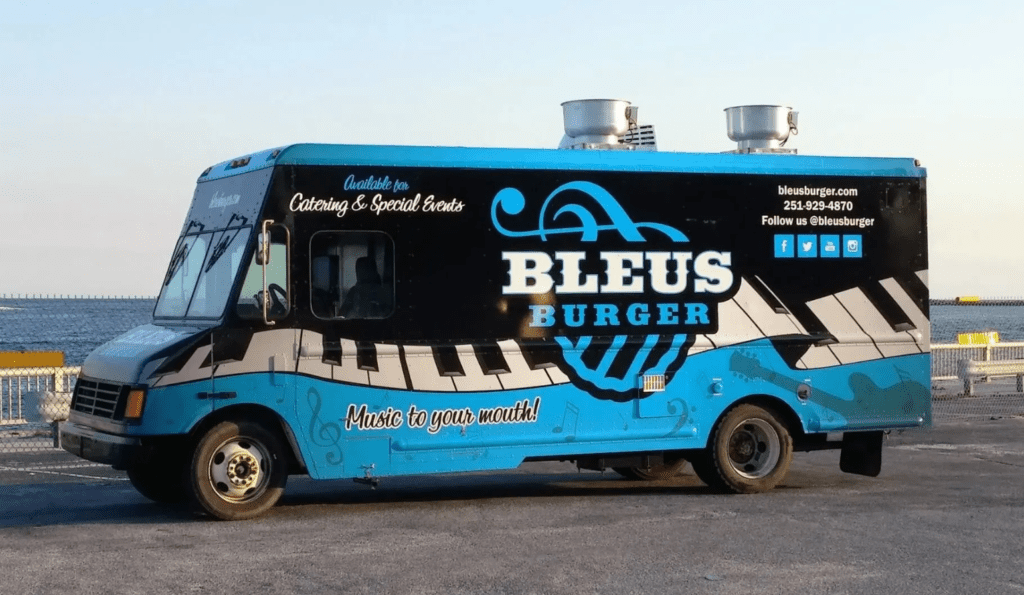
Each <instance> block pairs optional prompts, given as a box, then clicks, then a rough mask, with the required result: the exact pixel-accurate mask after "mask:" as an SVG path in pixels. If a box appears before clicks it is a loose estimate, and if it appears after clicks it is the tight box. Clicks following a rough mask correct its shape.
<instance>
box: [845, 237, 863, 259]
mask: <svg viewBox="0 0 1024 595" xmlns="http://www.w3.org/2000/svg"><path fill="white" fill-rule="evenodd" d="M863 255H864V245H863V243H862V241H861V236H860V234H854V235H844V236H843V258H861V257H862V256H863Z"/></svg>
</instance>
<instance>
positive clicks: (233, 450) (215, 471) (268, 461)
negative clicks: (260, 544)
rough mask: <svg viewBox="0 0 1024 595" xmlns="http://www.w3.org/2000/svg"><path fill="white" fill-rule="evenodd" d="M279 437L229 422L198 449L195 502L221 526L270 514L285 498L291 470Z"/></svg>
mask: <svg viewBox="0 0 1024 595" xmlns="http://www.w3.org/2000/svg"><path fill="white" fill-rule="evenodd" d="M282 444H283V441H282V440H281V438H280V437H279V436H278V434H277V433H275V432H273V431H270V430H268V429H267V428H265V427H263V426H262V425H260V424H258V423H254V422H250V421H226V422H222V423H220V424H217V425H216V426H214V427H213V428H211V429H210V430H209V431H208V432H207V433H206V434H205V435H204V436H203V437H202V438H201V439H200V440H199V443H198V444H197V445H196V450H195V454H194V456H193V458H192V466H191V468H190V470H189V484H190V486H189V487H190V488H191V490H190V491H191V496H192V499H193V502H194V503H195V504H196V506H197V508H199V509H200V510H202V511H204V512H206V513H208V514H210V515H212V516H214V517H216V518H218V519H222V520H241V519H249V518H253V517H256V516H259V515H261V514H263V513H264V512H266V511H267V510H269V509H270V508H271V507H273V506H274V504H276V503H277V501H278V499H280V497H281V494H283V493H284V486H285V483H286V482H287V481H288V468H287V459H286V457H285V451H284V448H283V446H282Z"/></svg>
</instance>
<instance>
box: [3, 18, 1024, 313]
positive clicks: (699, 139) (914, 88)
mask: <svg viewBox="0 0 1024 595" xmlns="http://www.w3.org/2000/svg"><path fill="white" fill-rule="evenodd" d="M0 7H2V8H3V10H2V11H0V149H2V151H3V159H2V160H0V179H2V180H3V184H2V185H0V202H2V204H3V206H4V216H5V221H4V223H5V224H4V225H3V227H2V230H3V231H2V232H0V294H26V293H28V294H35V293H44V294H78V295H82V294H88V295H153V294H155V293H156V291H157V289H158V287H159V283H160V280H161V279H162V276H163V272H164V269H165V266H166V262H167V260H168V258H169V256H170V252H171V249H172V247H173V242H174V239H175V237H176V235H177V233H178V231H179V230H180V228H181V222H182V220H183V218H184V216H185V213H186V211H187V208H188V203H189V200H190V198H191V196H192V190H193V186H194V182H195V179H196V177H197V176H198V174H199V172H201V171H202V170H203V169H205V168H206V167H207V166H209V165H212V164H214V163H216V162H220V161H223V160H225V159H230V158H232V157H235V156H239V155H244V154H247V153H250V152H253V151H255V150H258V149H263V148H267V147H274V146H280V145H285V144H290V143H294V142H336V143H370V144H423V145H459V146H506V147H554V146H556V145H557V143H558V141H559V139H560V138H561V135H562V122H561V110H560V108H559V104H560V103H561V102H563V101H566V100H569V99H579V98H589V97H614V98H621V99H628V100H630V101H632V102H633V103H634V104H635V105H638V106H639V107H640V119H641V120H642V122H644V123H653V124H655V125H656V127H657V132H658V142H659V148H660V149H662V150H668V151H710V152H718V151H726V150H730V149H732V148H734V144H733V143H732V142H731V141H729V139H728V138H727V137H726V134H725V118H724V115H723V113H722V109H723V108H725V107H728V106H732V105H742V104H751V103H772V104H774V103H779V104H784V105H791V106H793V107H794V108H795V109H796V110H798V111H799V112H800V134H799V136H797V137H795V138H794V139H793V140H792V141H791V143H790V146H794V147H796V148H798V149H799V151H800V153H801V154H805V155H815V154H820V155H857V156H861V155H870V156H894V157H896V156H898V157H915V158H917V159H920V160H921V162H922V164H923V165H924V166H925V167H927V168H928V174H929V181H928V193H929V206H928V209H929V234H930V259H931V266H930V269H931V271H930V280H931V285H932V295H933V297H951V296H956V295H967V294H970V295H982V296H986V297H1009V296H1024V275H1020V274H1019V273H1020V271H1021V267H1020V266H1019V264H1018V263H1019V262H1020V260H1021V257H1020V254H1021V252H1022V249H1021V248H1020V242H1019V241H1018V239H1017V238H1018V234H1019V233H1020V232H1021V230H1022V229H1024V215H1022V214H1021V209H1020V208H1019V206H1018V205H1019V203H1020V202H1021V200H1022V193H1021V191H1020V186H1021V184H1022V183H1024V179H1022V176H1021V166H1020V165H1019V163H1018V162H1019V160H1018V157H1017V154H1018V153H1019V150H1020V149H1019V146H1018V145H1019V143H1020V142H1021V139H1022V137H1024V116H1022V114H1024V111H1022V110H1021V105H1024V93H1022V91H1024V76H1022V75H1021V63H1022V62H1024V50H1022V49H1021V48H1022V46H1021V44H1020V42H1019V41H1018V40H1019V30H1018V29H1019V25H1020V23H1021V22H1024V5H1020V4H1016V3H1008V2H986V1H977V2H970V3H967V2H901V3H892V2H873V1H866V2H857V3H845V4H839V3H823V2H785V1H776V2H771V3H766V2H741V1H733V2H728V3H726V2H721V3H710V2H685V1H675V2H643V1H635V2H628V3H624V2H599V1H594V2H557V1H551V0H549V1H539V2H535V1H528V0H520V1H517V2H514V3H506V2H497V1H496V2H440V1H437V0H435V1H434V2H412V1H409V2H397V1H395V2H387V1H377V2H311V1H302V0H299V1H292V2H287V3H270V2H263V1H247V2H241V1H238V2H233V1H224V2H210V3H201V2H174V3H171V2H155V1H153V2H127V1H125V2H113V1H110V2H88V3H87V2H70V1H68V2H45V1H34V2H18V1H15V2H11V1H10V0H0Z"/></svg>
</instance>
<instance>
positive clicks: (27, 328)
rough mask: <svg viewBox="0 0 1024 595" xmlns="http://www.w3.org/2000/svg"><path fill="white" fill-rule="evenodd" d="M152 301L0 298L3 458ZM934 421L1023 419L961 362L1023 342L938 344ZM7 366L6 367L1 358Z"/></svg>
mask: <svg viewBox="0 0 1024 595" xmlns="http://www.w3.org/2000/svg"><path fill="white" fill-rule="evenodd" d="M153 306H154V300H153V298H135V297H132V298H106V297H99V298H98V297H63V296H62V297H43V296H9V295H0V456H2V455H3V454H4V453H12V452H36V451H39V450H43V449H52V448H54V447H59V444H58V442H57V440H58V435H57V432H56V430H57V427H58V424H59V423H60V422H61V421H63V420H65V419H67V415H68V407H69V405H70V402H71V393H72V391H73V390H74V385H75V381H76V380H77V379H78V373H79V371H80V370H81V364H82V362H84V361H85V358H86V357H87V356H88V354H89V352H91V351H92V350H93V349H95V348H96V347H98V346H100V345H101V344H103V343H105V342H106V341H109V340H110V339H112V338H114V337H116V336H118V335H120V334H122V333H124V332H126V331H128V330H130V329H132V328H134V327H136V326H139V325H143V324H146V323H148V322H150V321H151V320H152V312H153ZM931 349H932V396H933V412H934V423H936V424H942V423H946V422H949V421H955V420H960V419H970V418H989V417H996V416H1015V415H1024V393H1022V392H1021V391H1019V390H1017V379H1016V378H1015V377H1012V376H1008V377H993V378H987V379H983V380H982V381H981V382H980V383H979V384H978V385H977V388H976V390H975V396H965V394H964V385H963V381H962V380H961V378H960V376H959V373H960V370H961V367H962V366H963V363H962V362H965V361H1007V360H1022V361H1024V343H993V344H989V345H956V344H935V345H932V346H931ZM38 352H44V353H51V354H52V353H57V354H62V358H61V359H62V360H63V361H62V362H60V365H44V366H18V365H9V364H10V361H12V360H13V361H15V363H17V361H18V360H17V358H18V357H20V356H19V354H22V355H24V354H31V353H38ZM5 355H6V356H7V357H6V360H7V362H8V365H6V366H5V365H4V360H3V359H2V358H3V356H5Z"/></svg>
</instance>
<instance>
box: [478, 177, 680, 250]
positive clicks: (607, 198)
mask: <svg viewBox="0 0 1024 595" xmlns="http://www.w3.org/2000/svg"><path fill="white" fill-rule="evenodd" d="M569 190H575V191H578V192H581V193H583V194H584V195H586V196H588V197H590V198H591V199H593V201H594V202H595V203H596V205H597V206H598V207H600V209H601V211H602V212H603V213H604V215H605V216H606V217H607V219H608V221H609V222H608V223H598V221H597V217H595V216H594V213H593V212H592V211H591V210H590V209H588V208H587V207H585V206H584V205H581V204H578V203H569V204H566V205H564V206H562V207H561V208H559V209H558V210H557V211H556V212H555V213H554V215H552V216H551V221H552V222H556V221H558V220H560V219H561V220H564V219H565V216H566V215H571V216H574V217H575V218H576V221H577V222H578V224H577V225H575V226H566V227H556V228H547V227H546V225H545V221H546V220H547V217H548V212H549V210H550V207H551V202H552V201H553V200H554V198H555V197H556V196H558V195H560V194H562V193H563V192H566V191H569ZM525 207H526V198H525V197H524V196H523V193H522V192H520V191H519V190H517V189H515V188H505V189H503V190H501V191H499V192H498V194H497V195H495V197H494V202H493V203H491V222H492V223H493V224H494V227H495V229H497V230H498V232H499V233H501V234H502V235H504V236H506V237H510V238H526V237H539V238H540V239H541V240H542V241H547V239H548V236H552V235H558V234H572V233H578V234H580V241H581V242H596V241H597V239H598V235H599V234H600V233H601V232H604V231H617V232H618V233H619V235H620V236H621V237H622V239H623V240H625V241H627V242H645V241H647V240H646V238H645V237H644V236H643V234H642V233H641V231H640V230H642V229H652V230H655V231H657V232H660V233H661V234H663V235H664V236H665V237H667V238H668V239H670V240H672V241H673V242H686V241H689V240H688V238H687V237H686V234H684V233H683V232H681V231H679V230H678V229H675V228H674V227H669V226H668V225H662V224H660V223H634V222H633V220H632V219H631V218H630V217H629V215H627V214H626V211H625V209H623V208H622V205H620V204H619V202H618V201H617V200H615V198H614V197H613V196H612V195H611V194H609V193H608V191H607V190H605V189H604V188H601V187H600V186H598V185H597V184H594V183H592V182H569V183H567V184H562V185H561V186H559V187H558V188H555V190H554V192H552V193H551V194H549V195H548V197H547V199H546V200H545V201H544V204H543V205H542V206H541V209H540V217H539V219H538V221H537V229H535V230H529V231H513V230H511V229H508V228H506V227H505V226H504V225H502V224H501V222H500V221H498V210H499V209H500V210H501V211H502V212H504V213H507V214H509V215H513V216H515V215H518V214H520V213H522V212H523V208H525Z"/></svg>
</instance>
